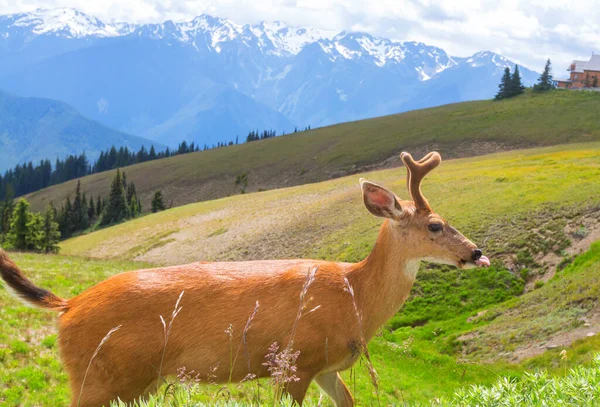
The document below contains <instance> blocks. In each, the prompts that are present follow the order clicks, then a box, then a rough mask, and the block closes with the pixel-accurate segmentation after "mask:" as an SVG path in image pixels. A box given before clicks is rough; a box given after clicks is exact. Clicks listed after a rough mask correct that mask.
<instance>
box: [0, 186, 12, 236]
mask: <svg viewBox="0 0 600 407" xmlns="http://www.w3.org/2000/svg"><path fill="white" fill-rule="evenodd" d="M13 197H14V192H13V190H12V187H11V186H10V185H8V187H7V191H6V194H5V196H4V202H2V205H0V236H5V235H6V234H8V232H9V230H10V220H11V218H12V214H13V211H14V209H15V202H14V199H13ZM1 241H2V240H0V242H1Z"/></svg>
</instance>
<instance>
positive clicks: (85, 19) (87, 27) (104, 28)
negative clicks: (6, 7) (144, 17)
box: [0, 8, 128, 38]
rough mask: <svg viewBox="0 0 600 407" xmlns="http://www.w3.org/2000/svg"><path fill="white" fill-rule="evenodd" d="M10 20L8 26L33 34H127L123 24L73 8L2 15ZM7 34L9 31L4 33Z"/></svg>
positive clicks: (0, 19) (75, 36)
mask: <svg viewBox="0 0 600 407" xmlns="http://www.w3.org/2000/svg"><path fill="white" fill-rule="evenodd" d="M2 20H5V21H7V22H9V24H8V27H18V28H21V29H28V30H30V31H31V32H32V33H33V34H37V35H42V34H49V33H53V34H57V35H62V36H64V37H67V38H83V37H90V36H95V37H115V36H119V35H124V34H127V33H128V32H127V31H128V30H126V29H125V30H123V29H122V27H123V26H122V25H121V26H114V25H108V24H104V23H103V22H102V21H100V20H99V19H97V18H95V17H91V16H88V15H87V14H84V13H81V12H79V11H77V10H75V9H72V8H57V9H50V10H44V9H37V10H35V11H32V12H29V13H19V14H12V15H6V16H0V22H2ZM4 34H5V35H6V34H7V33H4Z"/></svg>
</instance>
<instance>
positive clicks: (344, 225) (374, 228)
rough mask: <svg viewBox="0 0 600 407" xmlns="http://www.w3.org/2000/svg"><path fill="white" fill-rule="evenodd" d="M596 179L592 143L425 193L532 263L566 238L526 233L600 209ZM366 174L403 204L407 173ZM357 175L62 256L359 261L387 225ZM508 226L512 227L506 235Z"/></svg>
mask: <svg viewBox="0 0 600 407" xmlns="http://www.w3.org/2000/svg"><path fill="white" fill-rule="evenodd" d="M598 174H600V143H586V144H575V145H572V146H557V147H548V148H541V149H530V150H520V151H514V152H508V153H499V154H494V155H489V156H483V157H478V158H468V159H459V160H449V161H445V162H444V163H443V164H442V166H441V167H440V168H439V169H438V170H436V171H435V172H433V173H432V174H431V175H430V176H429V177H428V179H427V181H426V182H425V183H424V186H423V189H424V192H425V195H426V196H427V197H428V198H429V201H430V202H431V204H432V206H433V208H434V209H435V210H436V211H438V212H439V213H440V214H442V215H443V216H445V217H446V218H447V219H448V220H449V221H450V222H451V223H452V224H453V225H454V226H456V227H457V228H458V229H459V230H461V231H463V232H465V234H466V235H467V236H470V237H472V238H473V239H474V241H477V242H478V243H479V244H482V245H483V248H484V249H486V250H487V251H491V252H492V253H493V254H494V253H495V254H498V255H501V254H503V253H505V252H510V251H512V252H513V253H516V252H517V251H518V250H519V249H522V248H529V249H530V255H531V256H535V255H537V254H538V252H539V253H543V252H544V251H546V252H548V251H549V252H551V251H552V250H554V249H552V244H553V242H556V243H557V244H558V243H560V242H561V238H562V237H563V236H564V235H565V233H566V232H565V230H567V229H565V228H566V225H562V227H561V228H560V230H554V233H553V234H552V236H551V237H547V238H546V241H545V244H546V246H545V247H537V246H536V244H537V240H536V239H539V238H538V237H537V236H529V235H527V233H528V232H529V229H530V228H534V227H536V228H541V227H540V226H539V225H537V226H536V225H535V222H536V217H541V218H542V219H543V220H544V221H545V222H549V224H547V225H543V226H544V228H545V229H549V230H553V229H555V226H556V225H553V224H552V219H553V218H550V219H547V217H546V216H543V215H544V214H545V212H547V211H550V210H551V209H554V212H555V214H554V219H556V220H558V219H560V218H561V216H560V214H563V213H565V214H566V212H567V209H568V208H588V207H589V206H590V205H592V207H593V205H594V204H595V205H597V202H598V200H599V199H600V183H597V182H596V183H592V182H590V180H591V179H594V178H595V177H597V176H598ZM361 176H364V177H365V178H367V179H371V180H373V181H374V182H377V183H381V184H383V185H385V186H387V187H389V188H391V189H392V190H393V191H395V192H396V193H397V194H398V196H400V197H404V198H406V196H407V193H406V179H405V170H404V169H390V170H384V171H378V172H373V173H369V174H361ZM358 177H359V176H358V175H355V176H349V177H344V178H340V179H336V180H331V181H326V182H321V183H316V184H310V185H303V186H298V187H293V188H284V189H278V190H274V191H266V192H261V193H254V194H244V195H238V196H234V197H229V198H224V199H219V200H214V201H209V202H201V203H196V204H191V205H186V206H182V207H179V208H174V209H172V210H168V211H165V212H161V213H158V214H153V215H148V216H145V217H142V218H138V219H135V220H132V221H129V222H126V223H124V224H121V225H117V226H114V227H111V228H108V229H104V230H100V231H97V232H94V233H91V234H88V235H84V236H80V237H76V238H74V239H70V240H67V241H65V242H63V244H62V245H61V249H62V251H63V252H64V253H65V254H69V255H79V256H86V257H98V258H122V259H136V260H142V261H148V262H151V263H155V264H181V263H185V262H193V261H206V260H244V259H246V260H247V259H262V258H289V257H317V258H327V259H332V260H333V259H336V260H343V261H357V260H360V259H362V258H364V257H365V256H366V255H367V254H368V253H369V250H370V249H371V247H372V245H373V243H374V242H375V237H376V234H377V232H378V228H379V225H380V223H381V222H380V220H379V219H377V218H374V217H372V216H370V215H369V214H368V212H367V211H366V209H365V208H364V207H363V205H362V201H361V194H360V189H359V186H358ZM586 210H587V209H586ZM586 210H580V211H579V212H577V213H573V214H571V215H569V216H570V218H571V219H570V222H581V221H582V220H581V218H582V217H585V216H586V214H587V212H586ZM591 210H593V208H592V209H591ZM564 216H565V218H566V215H564ZM507 222H508V223H509V224H512V225H516V226H513V229H508V230H507V229H506V228H505V227H504V225H506V224H507ZM519 222H523V223H521V225H527V226H526V227H524V228H521V227H520V226H518V224H519ZM524 222H527V223H524ZM551 226H552V227H551ZM590 227H591V226H590ZM594 227H595V226H594ZM599 227H600V226H599ZM566 238H568V236H567V237H566ZM522 240H524V241H525V242H526V243H522V242H521V241H522ZM484 241H485V242H484ZM510 244H520V245H521V247H517V246H515V247H514V248H512V249H511V246H510ZM528 245H531V246H528ZM565 249H566V247H565ZM536 250H537V251H536ZM544 254H545V253H544Z"/></svg>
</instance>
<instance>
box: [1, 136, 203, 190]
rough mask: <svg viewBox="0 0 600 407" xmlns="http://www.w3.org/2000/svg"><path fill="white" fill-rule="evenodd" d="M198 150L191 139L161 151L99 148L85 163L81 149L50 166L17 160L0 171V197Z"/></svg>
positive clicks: (41, 162) (46, 163)
mask: <svg viewBox="0 0 600 407" xmlns="http://www.w3.org/2000/svg"><path fill="white" fill-rule="evenodd" d="M205 148H206V147H205ZM199 150H200V148H199V147H198V145H196V144H195V143H191V144H188V143H187V142H185V141H183V142H182V143H180V144H179V147H178V148H177V149H176V150H171V149H169V148H168V147H167V149H166V150H165V151H161V152H158V153H157V152H156V150H155V149H154V146H152V147H150V150H147V149H146V148H145V147H144V146H142V147H141V148H140V149H139V150H138V151H137V152H135V151H130V150H129V149H128V148H127V147H121V148H119V149H118V150H117V149H116V148H115V147H114V146H113V147H111V148H110V149H108V150H106V151H102V152H100V157H98V160H96V162H94V163H93V164H90V163H89V161H88V158H87V156H86V155H85V153H83V154H80V155H78V156H75V155H69V156H68V157H67V158H65V159H64V160H60V159H57V160H56V162H55V164H54V168H53V167H52V164H51V163H50V160H42V161H40V163H39V164H38V165H33V163H32V162H29V163H27V164H22V165H21V164H17V165H16V166H15V167H14V168H13V169H10V170H8V171H6V172H5V173H4V176H2V175H0V199H4V197H5V196H6V195H7V193H8V192H12V193H13V194H15V195H16V196H21V195H25V194H28V193H30V192H34V191H38V190H40V189H43V188H46V187H49V186H51V185H56V184H61V183H63V182H66V181H69V180H72V179H77V178H81V177H84V176H86V175H89V174H95V173H97V172H102V171H108V170H112V169H115V168H120V167H125V166H128V165H133V164H138V163H142V162H145V161H152V160H158V159H161V158H166V157H172V156H175V155H179V154H187V153H192V152H194V151H199Z"/></svg>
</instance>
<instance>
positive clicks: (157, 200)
mask: <svg viewBox="0 0 600 407" xmlns="http://www.w3.org/2000/svg"><path fill="white" fill-rule="evenodd" d="M164 210H165V204H164V203H163V196H162V191H161V190H160V189H159V190H157V191H156V192H155V193H154V197H153V198H152V213H156V212H159V211H164Z"/></svg>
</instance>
